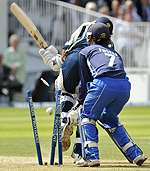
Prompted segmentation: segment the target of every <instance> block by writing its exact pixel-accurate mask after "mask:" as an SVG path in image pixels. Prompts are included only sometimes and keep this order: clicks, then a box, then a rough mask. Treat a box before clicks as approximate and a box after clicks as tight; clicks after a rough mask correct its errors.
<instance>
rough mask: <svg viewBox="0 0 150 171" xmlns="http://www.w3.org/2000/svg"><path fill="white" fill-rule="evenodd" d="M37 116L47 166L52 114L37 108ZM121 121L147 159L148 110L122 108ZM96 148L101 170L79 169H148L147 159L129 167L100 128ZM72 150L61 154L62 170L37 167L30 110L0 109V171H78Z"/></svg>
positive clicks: (149, 148) (149, 144) (149, 149)
mask: <svg viewBox="0 0 150 171" xmlns="http://www.w3.org/2000/svg"><path fill="white" fill-rule="evenodd" d="M36 116H37V118H36V119H37V124H38V131H39V136H40V143H41V148H42V154H43V158H44V161H45V162H48V163H49V154H50V144H51V135H52V127H53V115H48V113H46V112H45V109H36ZM120 120H121V122H122V123H123V124H124V125H125V127H126V129H127V130H128V132H129V134H130V135H131V136H132V137H133V139H134V140H135V142H136V143H137V144H138V145H139V146H140V147H141V148H142V150H143V151H144V153H145V154H146V155H147V156H148V157H149V156H150V107H125V108H124V110H123V112H122V113H121V114H120ZM74 132H75V131H74ZM74 137H75V135H73V136H72V142H73V141H74ZM99 149H100V158H101V163H102V164H101V168H88V169H87V168H82V169H83V170H89V171H90V170H112V171H113V170H145V171H148V170H150V160H147V162H146V163H145V165H144V166H143V167H141V168H138V167H136V166H135V165H132V164H129V163H128V162H127V161H126V160H125V158H124V157H123V156H122V154H121V153H120V152H119V150H118V149H117V148H116V147H115V145H114V144H113V143H112V141H111V140H110V138H109V137H108V136H107V133H106V132H105V131H104V130H102V129H101V128H99ZM71 151H72V146H71V147H70V149H69V150H68V151H67V152H65V153H64V154H63V155H64V166H62V167H61V168H58V166H55V167H51V166H38V165H37V157H36V151H35V145H34V139H33V132H32V127H31V119H30V114H29V110H28V109H17V108H1V109H0V171H6V170H8V171H25V170H27V171H47V170H64V171H65V170H72V171H74V170H79V169H81V168H77V167H75V166H74V165H73V160H72V159H71V157H70V155H71ZM56 161H57V159H56Z"/></svg>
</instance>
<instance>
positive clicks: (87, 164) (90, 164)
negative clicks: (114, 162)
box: [75, 158, 100, 167]
mask: <svg viewBox="0 0 150 171" xmlns="http://www.w3.org/2000/svg"><path fill="white" fill-rule="evenodd" d="M75 165H76V166H78V167H99V166H100V161H99V160H85V159H83V158H81V159H80V160H78V161H76V163H75Z"/></svg>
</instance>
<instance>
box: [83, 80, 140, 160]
mask: <svg viewBox="0 0 150 171" xmlns="http://www.w3.org/2000/svg"><path fill="white" fill-rule="evenodd" d="M130 88H131V86H130V82H129V81H128V79H113V78H108V77H102V78H101V77H99V78H96V79H94V80H93V82H92V83H90V85H89V86H88V92H87V96H86V98H85V101H84V104H83V110H82V113H81V117H82V118H89V119H92V120H95V121H96V120H100V121H101V122H102V123H103V124H104V125H107V126H108V127H109V128H116V129H115V130H116V131H114V132H112V136H113V138H115V140H116V141H117V143H119V146H121V147H122V148H123V147H124V146H125V145H126V146H125V147H124V148H123V150H125V152H126V153H127V154H126V155H128V157H130V158H131V160H134V158H136V157H137V156H138V155H140V154H141V151H140V150H139V149H138V148H137V146H134V145H133V146H132V147H131V148H129V147H130V146H131V144H132V143H129V142H130V138H129V137H128V135H127V133H126V132H125V130H124V129H123V127H122V126H119V119H118V115H119V113H120V112H121V110H122V108H123V107H124V105H125V104H126V102H127V101H128V99H129V97H130ZM118 127H119V128H118ZM83 128H84V134H85V139H84V141H85V142H95V143H98V131H97V128H96V126H95V125H94V124H91V123H90V122H89V123H86V124H84V125H83ZM112 130H113V129H112ZM85 142H84V143H85ZM129 145H130V146H129ZM125 148H126V149H125ZM85 153H86V157H87V159H91V160H95V159H99V151H98V146H97V147H96V146H95V147H90V146H89V147H88V146H86V147H85Z"/></svg>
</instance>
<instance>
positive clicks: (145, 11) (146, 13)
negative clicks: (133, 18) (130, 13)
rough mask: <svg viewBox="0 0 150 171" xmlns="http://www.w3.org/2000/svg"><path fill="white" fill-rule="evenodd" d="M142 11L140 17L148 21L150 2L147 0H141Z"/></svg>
mask: <svg viewBox="0 0 150 171" xmlns="http://www.w3.org/2000/svg"><path fill="white" fill-rule="evenodd" d="M141 8H142V13H141V17H142V20H143V21H150V2H149V0H141Z"/></svg>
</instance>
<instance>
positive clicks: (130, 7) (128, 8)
mask: <svg viewBox="0 0 150 171" xmlns="http://www.w3.org/2000/svg"><path fill="white" fill-rule="evenodd" d="M123 10H124V11H125V13H126V14H128V15H130V17H131V20H132V21H133V22H134V21H136V22H137V21H141V17H140V16H139V15H138V14H137V9H136V7H135V6H134V4H133V2H132V1H131V0H126V1H125V4H124V6H123Z"/></svg>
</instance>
